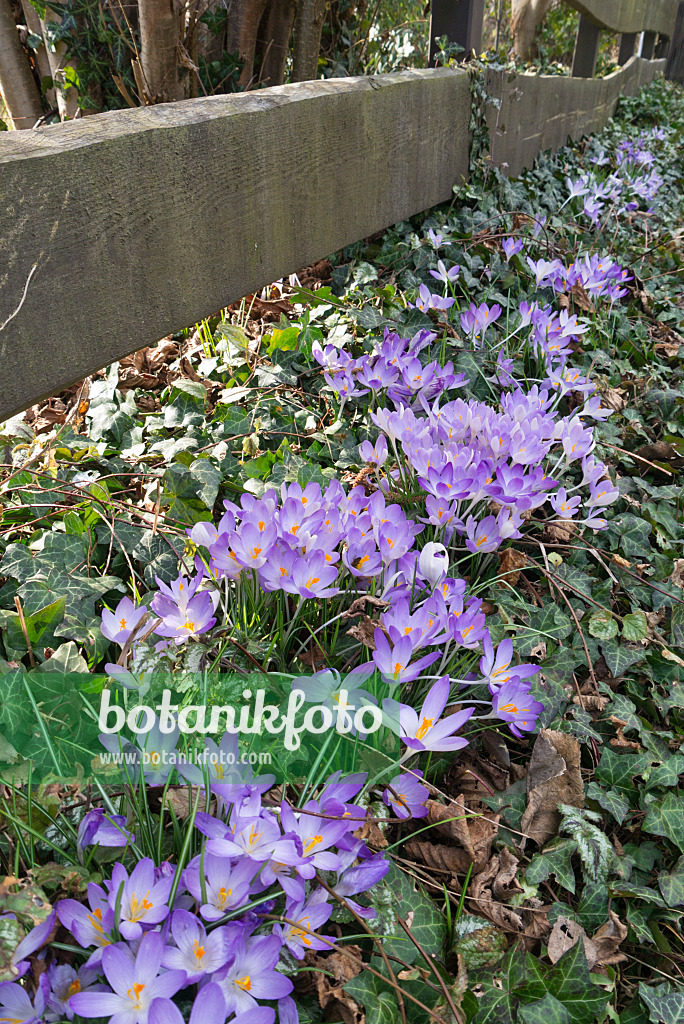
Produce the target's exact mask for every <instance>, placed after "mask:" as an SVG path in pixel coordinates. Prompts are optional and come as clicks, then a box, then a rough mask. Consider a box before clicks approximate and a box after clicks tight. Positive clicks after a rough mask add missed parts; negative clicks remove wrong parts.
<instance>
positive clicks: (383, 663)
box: [373, 629, 439, 683]
mask: <svg viewBox="0 0 684 1024" xmlns="http://www.w3.org/2000/svg"><path fill="white" fill-rule="evenodd" d="M412 655H413V643H412V642H411V638H410V637H409V636H402V637H400V638H399V640H398V641H397V643H396V644H394V646H393V647H390V645H389V642H388V640H387V637H386V636H385V634H384V633H383V631H382V630H381V629H376V630H375V650H374V651H373V661H374V662H375V664H376V665H377V667H378V669H379V670H380V672H381V673H382V678H383V679H384V680H385V682H389V683H410V682H411V681H412V680H414V679H417V678H418V676H419V675H420V674H421V672H422V671H423V669H426V668H427V667H428V666H429V665H432V664H433V662H435V661H437V659H438V658H439V653H438V652H436V651H435V653H434V654H426V655H425V657H423V658H419V659H418V661H414V662H412V663H411V664H410V665H409V662H410V661H411V657H412Z"/></svg>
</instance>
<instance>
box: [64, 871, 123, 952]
mask: <svg viewBox="0 0 684 1024" xmlns="http://www.w3.org/2000/svg"><path fill="white" fill-rule="evenodd" d="M88 903H89V907H85V906H84V905H83V904H82V903H79V902H78V900H60V901H59V903H58V904H57V907H56V910H57V917H58V918H59V922H60V924H62V925H64V927H65V928H66V929H67V930H68V931H70V932H71V934H72V935H73V936H74V938H75V939H76V941H77V942H78V944H79V946H81V947H82V948H83V949H89V948H90V947H91V946H95V951H94V952H93V953H91V955H90V957H89V959H88V960H87V961H86V964H85V966H86V967H97V966H98V965H99V964H100V963H101V961H102V950H103V949H104V948H105V947H106V946H110V945H111V944H112V942H113V939H112V931H113V929H114V911H113V910H112V909H111V907H110V906H109V903H108V902H107V896H106V893H105V891H104V889H102V888H101V887H100V886H99V885H96V884H95V883H94V882H89V883H88Z"/></svg>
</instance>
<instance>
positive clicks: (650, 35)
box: [640, 32, 657, 60]
mask: <svg viewBox="0 0 684 1024" xmlns="http://www.w3.org/2000/svg"><path fill="white" fill-rule="evenodd" d="M656 34H657V33H655V32H644V38H643V40H642V43H641V53H640V56H641V57H643V58H644V59H645V60H651V59H652V58H653V51H654V50H655V41H656Z"/></svg>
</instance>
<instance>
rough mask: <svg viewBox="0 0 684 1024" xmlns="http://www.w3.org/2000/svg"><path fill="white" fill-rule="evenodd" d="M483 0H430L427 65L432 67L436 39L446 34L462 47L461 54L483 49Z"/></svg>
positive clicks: (477, 51) (435, 54)
mask: <svg viewBox="0 0 684 1024" xmlns="http://www.w3.org/2000/svg"><path fill="white" fill-rule="evenodd" d="M484 5H485V0H432V3H431V5H430V58H429V63H430V67H434V66H435V58H436V56H437V45H436V43H435V39H437V38H438V37H440V36H446V37H447V38H448V40H449V42H450V43H457V44H458V45H459V46H462V47H463V54H462V56H464V57H467V56H468V54H469V53H470V52H471V51H472V50H475V52H476V53H479V52H480V50H481V49H482V23H483V21H484Z"/></svg>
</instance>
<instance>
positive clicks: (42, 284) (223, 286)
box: [0, 68, 470, 421]
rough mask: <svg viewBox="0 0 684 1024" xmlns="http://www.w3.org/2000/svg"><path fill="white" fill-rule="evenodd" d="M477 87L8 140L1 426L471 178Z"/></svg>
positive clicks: (323, 97)
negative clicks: (37, 403)
mask: <svg viewBox="0 0 684 1024" xmlns="http://www.w3.org/2000/svg"><path fill="white" fill-rule="evenodd" d="M469 118H470V93H469V87H468V76H467V73H466V72H464V71H461V70H451V69H447V68H442V69H437V70H432V71H407V72H400V73H398V74H392V75H378V76H376V77H373V78H362V79H345V80H340V79H337V80H332V81H327V82H315V83H314V82H308V83H301V84H299V85H289V86H281V87H277V88H273V89H265V90H262V91H260V92H256V93H245V94H238V95H233V96H216V97H209V98H207V99H195V100H187V101H182V102H179V103H173V104H162V105H158V106H154V107H146V108H141V109H135V110H122V111H112V112H109V113H105V114H101V115H99V116H97V117H92V118H87V119H85V120H82V121H75V122H69V123H65V124H61V125H55V126H51V127H49V128H45V129H41V130H37V131H34V132H9V133H3V135H2V137H0V196H1V197H2V200H1V202H0V268H2V269H1V270H0V323H2V322H3V321H4V320H5V319H6V317H7V316H9V314H10V313H11V312H12V311H13V310H14V309H16V307H17V305H18V304H19V301H20V299H21V296H22V292H23V289H24V285H25V282H26V279H27V276H28V274H29V271H30V269H31V266H32V264H33V263H34V262H35V261H36V260H37V261H38V269H37V271H36V272H35V274H34V276H33V278H32V280H31V283H30V286H29V289H28V294H27V297H26V301H25V303H24V305H23V307H22V309H21V311H20V312H19V314H18V315H17V316H16V317H15V318H14V319H13V320H12V321H11V322H10V323H9V324H8V325H7V326H6V328H5V329H4V331H2V332H0V421H3V420H4V419H6V418H8V417H9V416H11V415H13V414H14V413H16V412H18V411H20V410H22V409H24V408H26V407H27V406H28V405H30V404H32V403H33V402H35V401H37V400H39V399H40V398H42V397H45V396H48V395H51V394H55V393H57V392H59V391H60V389H62V388H64V387H66V386H67V385H69V384H71V383H73V382H74V381H76V380H79V379H80V378H81V377H83V376H85V375H87V374H89V373H92V372H94V371H95V370H97V369H99V368H100V367H102V366H105V365H107V364H108V363H110V362H112V361H113V360H116V359H119V358H122V357H123V356H124V355H127V354H128V353H130V352H133V351H135V350H137V349H139V348H142V347H143V346H144V345H147V344H150V343H152V342H155V341H156V340H157V339H159V338H161V337H163V336H164V335H166V334H168V333H170V332H172V331H176V330H179V329H181V328H183V327H186V326H187V325H188V324H191V323H194V322H195V321H197V320H199V319H200V318H201V317H204V316H208V315H210V314H212V313H215V312H216V311H218V310H219V309H220V308H221V307H222V306H224V305H226V304H228V303H230V302H233V301H235V300H237V299H240V298H241V297H242V296H244V295H247V294H249V293H250V292H252V291H254V290H256V289H259V288H261V287H263V286H264V285H266V284H268V283H269V282H271V281H273V280H275V279H277V278H279V277H282V276H284V275H287V274H290V273H292V272H293V271H296V270H299V269H300V268H301V267H303V266H306V265H307V264H308V263H310V262H312V261H314V260H316V259H320V258H322V257H325V256H327V255H329V254H330V253H332V252H335V251H336V250H337V249H340V248H342V247H343V246H345V245H348V244H350V243H351V242H355V241H357V240H358V239H359V238H363V237H365V236H367V235H369V234H372V233H373V232H375V231H379V230H381V229H382V228H385V227H387V226H388V225H390V224H394V223H396V222H397V221H399V220H403V219H405V218H407V217H409V216H412V215H413V214H416V213H419V212H420V211H421V210H425V209H427V208H428V207H430V206H432V205H434V204H436V203H438V202H441V201H443V200H446V199H449V198H450V197H451V195H452V186H453V185H454V184H456V183H457V182H461V181H463V179H464V178H465V177H466V176H467V173H468V154H469V135H468V122H469Z"/></svg>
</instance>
